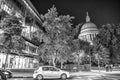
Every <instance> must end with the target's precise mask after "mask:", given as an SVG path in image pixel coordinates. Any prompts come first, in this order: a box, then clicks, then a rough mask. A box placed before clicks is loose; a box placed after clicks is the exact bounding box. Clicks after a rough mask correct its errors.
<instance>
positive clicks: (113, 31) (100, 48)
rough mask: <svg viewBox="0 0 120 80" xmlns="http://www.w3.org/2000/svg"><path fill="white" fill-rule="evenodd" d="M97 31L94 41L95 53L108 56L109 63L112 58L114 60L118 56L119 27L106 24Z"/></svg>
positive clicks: (119, 47) (119, 43) (119, 46)
mask: <svg viewBox="0 0 120 80" xmlns="http://www.w3.org/2000/svg"><path fill="white" fill-rule="evenodd" d="M99 31H100V32H99V34H98V35H97V37H96V39H95V40H94V42H95V44H96V46H95V47H96V51H97V52H98V53H100V52H102V54H104V55H107V57H108V56H109V59H111V60H110V62H113V61H112V59H113V57H114V58H115V55H116V54H119V53H118V51H119V49H120V25H114V24H106V25H103V26H102V27H101V28H100V30H99ZM105 49H106V50H105Z"/></svg>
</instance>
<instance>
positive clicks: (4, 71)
mask: <svg viewBox="0 0 120 80" xmlns="http://www.w3.org/2000/svg"><path fill="white" fill-rule="evenodd" d="M0 72H1V75H2V73H3V74H4V75H5V77H6V78H12V72H11V71H9V70H6V69H0Z"/></svg>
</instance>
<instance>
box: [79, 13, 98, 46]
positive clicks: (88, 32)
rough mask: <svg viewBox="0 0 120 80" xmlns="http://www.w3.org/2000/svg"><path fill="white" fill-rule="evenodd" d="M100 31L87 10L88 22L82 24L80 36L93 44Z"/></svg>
mask: <svg viewBox="0 0 120 80" xmlns="http://www.w3.org/2000/svg"><path fill="white" fill-rule="evenodd" d="M98 33H99V31H98V28H97V26H96V25H95V24H94V23H92V22H91V21H90V17H89V15H88V12H87V16H86V23H85V24H83V25H82V28H81V31H80V34H79V36H78V38H79V39H81V40H84V41H88V42H90V44H91V45H92V44H93V42H92V41H93V39H94V38H95V37H96V35H97V34H98Z"/></svg>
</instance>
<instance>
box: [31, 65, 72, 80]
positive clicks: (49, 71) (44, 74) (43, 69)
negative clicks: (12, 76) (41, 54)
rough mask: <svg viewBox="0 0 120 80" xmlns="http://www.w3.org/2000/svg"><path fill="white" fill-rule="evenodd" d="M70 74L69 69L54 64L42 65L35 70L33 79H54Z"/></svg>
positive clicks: (66, 76) (63, 77) (64, 77)
mask: <svg viewBox="0 0 120 80" xmlns="http://www.w3.org/2000/svg"><path fill="white" fill-rule="evenodd" d="M69 77H70V74H69V72H67V71H64V70H61V69H59V68H56V67H54V66H40V67H39V68H38V69H36V70H35V71H34V74H33V79H34V80H36V79H37V80H42V79H51V78H52V79H54V78H61V79H64V80H65V79H66V78H69Z"/></svg>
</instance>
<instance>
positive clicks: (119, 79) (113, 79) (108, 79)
mask: <svg viewBox="0 0 120 80" xmlns="http://www.w3.org/2000/svg"><path fill="white" fill-rule="evenodd" d="M8 80H33V79H32V78H11V79H8ZM49 80H51V79H49ZM52 80H53V79H52ZM54 80H61V79H54ZM67 80H120V74H108V75H104V76H99V77H95V76H94V77H93V76H76V77H75V76H74V77H71V78H70V79H67Z"/></svg>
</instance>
